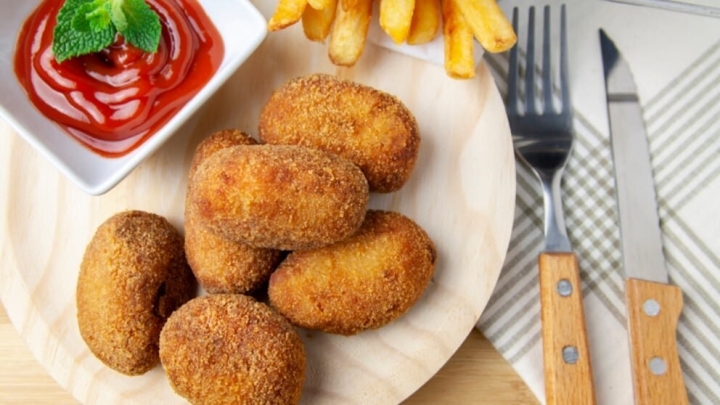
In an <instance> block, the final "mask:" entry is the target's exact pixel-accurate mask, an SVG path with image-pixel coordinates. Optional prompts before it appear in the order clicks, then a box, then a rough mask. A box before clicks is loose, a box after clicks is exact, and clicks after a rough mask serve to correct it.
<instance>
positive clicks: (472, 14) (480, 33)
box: [456, 0, 517, 53]
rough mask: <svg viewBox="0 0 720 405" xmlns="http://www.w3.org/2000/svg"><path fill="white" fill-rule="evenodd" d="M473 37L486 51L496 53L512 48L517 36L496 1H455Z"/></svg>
mask: <svg viewBox="0 0 720 405" xmlns="http://www.w3.org/2000/svg"><path fill="white" fill-rule="evenodd" d="M456 2H457V7H458V8H459V9H460V12H461V13H462V15H463V16H464V17H465V20H466V21H467V22H468V24H469V25H470V27H471V29H472V31H473V35H475V38H476V39H477V40H478V42H480V45H482V46H483V48H485V50H486V51H488V52H492V53H497V52H504V51H507V50H508V49H510V48H512V46H513V45H515V42H517V36H516V35H515V31H514V30H513V28H512V25H511V24H510V22H509V21H508V19H507V18H506V17H505V14H503V12H502V10H501V9H500V6H498V4H497V2H496V0H456Z"/></svg>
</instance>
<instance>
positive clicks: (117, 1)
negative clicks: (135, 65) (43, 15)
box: [52, 0, 162, 62]
mask: <svg viewBox="0 0 720 405" xmlns="http://www.w3.org/2000/svg"><path fill="white" fill-rule="evenodd" d="M118 32H119V33H120V34H121V35H122V36H124V37H125V40H126V41H127V42H128V43H130V44H131V45H133V46H135V47H136V48H138V49H141V50H143V51H145V52H156V51H157V48H158V45H159V43H160V36H161V34H162V26H161V25H160V17H159V16H158V15H157V13H156V12H155V11H154V10H153V9H152V8H150V6H149V5H148V4H147V3H146V2H145V0H65V4H63V6H62V8H61V9H60V11H59V13H58V16H57V26H56V27H55V30H54V31H53V45H52V49H53V53H54V54H55V59H56V60H57V61H58V62H62V61H64V60H66V59H69V58H72V57H75V56H80V55H85V54H89V53H94V52H99V51H101V50H103V49H104V48H106V47H108V46H109V45H111V44H112V43H113V42H114V40H115V35H116V34H117V33H118Z"/></svg>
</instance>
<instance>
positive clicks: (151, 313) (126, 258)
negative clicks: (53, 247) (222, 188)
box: [76, 211, 196, 375]
mask: <svg viewBox="0 0 720 405" xmlns="http://www.w3.org/2000/svg"><path fill="white" fill-rule="evenodd" d="M195 289H196V283H195V279H194V278H193V275H192V272H191V271H190V268H189V267H188V265H187V262H186V261H185V253H184V251H183V239H182V237H181V236H180V234H179V233H178V232H177V230H175V228H173V226H172V225H171V224H170V223H169V222H168V221H167V220H166V219H165V218H163V217H161V216H159V215H155V214H151V213H147V212H142V211H126V212H122V213H119V214H116V215H114V216H112V217H110V218H109V219H108V220H106V221H105V222H104V223H103V224H102V225H100V227H99V228H98V229H97V231H96V232H95V235H94V236H93V238H92V240H91V241H90V243H89V244H88V246H87V248H86V250H85V255H84V257H83V260H82V263H81V265H80V275H79V276H78V282H77V292H76V300H77V320H78V326H79V328H80V335H81V336H82V338H83V340H84V341H85V343H86V344H87V346H88V348H89V349H90V351H91V352H92V353H93V354H94V355H95V356H96V357H97V358H98V359H100V360H101V361H102V362H103V363H105V364H106V365H107V366H108V367H110V368H112V369H114V370H117V371H119V372H121V373H123V374H128V375H139V374H143V373H145V372H147V371H148V370H150V369H151V368H153V367H154V366H155V365H156V364H157V363H158V360H159V358H158V340H159V337H160V330H161V329H162V327H163V325H164V324H165V321H166V320H167V318H168V317H169V316H170V314H171V313H172V312H173V311H174V310H175V309H177V308H179V307H180V306H181V305H182V304H184V303H185V302H187V301H188V300H189V299H191V298H192V297H193V295H194V293H195Z"/></svg>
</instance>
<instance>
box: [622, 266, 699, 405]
mask: <svg viewBox="0 0 720 405" xmlns="http://www.w3.org/2000/svg"><path fill="white" fill-rule="evenodd" d="M625 298H626V305H627V312H628V329H629V331H630V333H629V335H630V352H631V357H632V370H633V386H634V390H635V404H636V405H650V404H652V405H665V404H667V405H684V404H687V403H688V396H687V392H686V391H685V384H684V382H683V375H682V369H681V368H680V358H679V357H678V352H677V339H676V337H675V335H676V331H677V324H678V319H679V318H680V312H682V307H683V298H682V291H681V290H680V288H678V287H676V286H673V285H668V284H661V283H654V282H650V281H644V280H637V279H632V278H629V279H627V280H626V281H625Z"/></svg>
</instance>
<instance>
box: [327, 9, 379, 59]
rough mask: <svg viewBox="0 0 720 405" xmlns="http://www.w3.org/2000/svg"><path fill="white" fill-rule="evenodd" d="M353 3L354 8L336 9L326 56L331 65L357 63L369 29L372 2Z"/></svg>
mask: <svg viewBox="0 0 720 405" xmlns="http://www.w3.org/2000/svg"><path fill="white" fill-rule="evenodd" d="M341 1H342V0H341ZM354 1H355V4H354V6H353V7H350V8H349V9H347V10H344V9H343V7H342V6H341V7H337V10H336V12H335V22H334V23H333V26H332V30H331V31H330V44H329V45H328V56H329V57H330V61H332V63H334V64H336V65H340V66H353V65H354V64H355V62H357V60H358V59H359V58H360V55H362V52H363V48H364V47H365V38H366V37H367V32H368V28H369V27H370V18H371V17H372V3H373V0H354ZM341 4H342V3H341Z"/></svg>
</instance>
